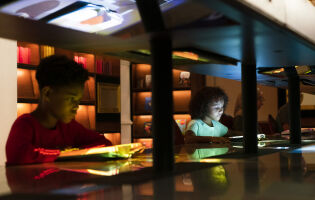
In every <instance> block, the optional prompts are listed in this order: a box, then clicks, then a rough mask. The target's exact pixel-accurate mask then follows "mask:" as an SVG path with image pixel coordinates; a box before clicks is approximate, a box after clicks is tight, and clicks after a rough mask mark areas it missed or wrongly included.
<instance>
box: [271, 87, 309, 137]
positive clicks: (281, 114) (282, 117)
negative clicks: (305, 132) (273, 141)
mask: <svg viewBox="0 0 315 200" xmlns="http://www.w3.org/2000/svg"><path fill="white" fill-rule="evenodd" d="M303 97H304V96H303V94H302V93H300V103H302V102H303ZM289 117H290V113H289V102H287V103H286V104H284V105H283V106H281V107H280V109H279V111H278V114H277V117H276V121H277V131H278V132H279V133H280V132H282V131H285V130H289V129H290V126H289V124H290V122H289Z"/></svg>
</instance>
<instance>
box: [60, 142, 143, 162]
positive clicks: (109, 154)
mask: <svg viewBox="0 0 315 200" xmlns="http://www.w3.org/2000/svg"><path fill="white" fill-rule="evenodd" d="M142 150H144V146H143V145H142V144H141V143H130V144H120V145H114V146H107V147H104V146H97V147H92V148H86V149H75V148H74V149H67V150H64V151H62V152H61V153H60V155H59V157H58V160H68V159H72V158H73V159H76V158H86V157H99V158H129V157H131V156H132V155H133V154H134V153H136V152H139V151H142Z"/></svg>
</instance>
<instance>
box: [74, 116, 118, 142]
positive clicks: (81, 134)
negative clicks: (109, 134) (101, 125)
mask: <svg viewBox="0 0 315 200" xmlns="http://www.w3.org/2000/svg"><path fill="white" fill-rule="evenodd" d="M71 123H72V127H71V129H70V131H75V133H74V134H76V137H75V146H76V147H79V148H89V147H93V146H99V145H105V146H111V145H112V143H111V141H109V140H108V139H107V138H106V137H105V136H104V135H101V134H99V133H98V132H96V131H93V130H91V129H87V128H85V127H84V126H82V125H81V124H80V123H78V122H77V121H73V122H71Z"/></svg>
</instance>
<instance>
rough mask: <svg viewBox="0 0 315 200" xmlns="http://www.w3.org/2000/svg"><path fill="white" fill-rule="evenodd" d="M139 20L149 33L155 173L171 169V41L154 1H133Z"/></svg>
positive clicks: (156, 3) (172, 160)
mask: <svg viewBox="0 0 315 200" xmlns="http://www.w3.org/2000/svg"><path fill="white" fill-rule="evenodd" d="M136 3H137V6H138V9H139V12H140V15H141V19H142V22H143V24H144V27H145V29H146V31H147V32H149V33H151V39H150V45H151V59H152V69H151V70H152V71H151V72H152V132H153V161H154V162H153V164H154V169H155V171H156V172H168V171H172V170H173V168H174V150H173V146H174V144H173V143H174V142H173V98H172V95H173V94H172V89H173V86H172V84H173V82H172V42H171V37H170V36H169V34H168V33H167V32H166V31H165V26H164V22H163V17H162V13H161V10H160V7H159V4H158V1H157V0H149V1H148V0H136Z"/></svg>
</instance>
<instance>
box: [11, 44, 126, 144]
mask: <svg viewBox="0 0 315 200" xmlns="http://www.w3.org/2000/svg"><path fill="white" fill-rule="evenodd" d="M17 51H18V58H17V85H18V89H17V96H18V99H17V115H18V116H20V115H22V114H24V113H30V112H32V111H33V110H35V109H36V107H37V104H38V97H39V89H38V84H37V81H36V78H35V74H36V69H37V65H38V64H39V62H40V59H41V58H44V57H47V56H49V55H53V54H56V55H65V56H67V57H68V58H70V59H73V60H75V61H76V62H78V63H81V64H82V65H83V66H84V67H85V68H86V69H87V70H88V71H89V80H88V81H86V83H85V87H84V94H83V97H82V99H81V102H80V106H79V109H78V111H77V115H76V116H75V119H76V120H77V121H78V122H79V123H81V124H82V125H83V126H85V127H86V128H90V129H93V130H96V131H98V132H100V133H104V134H105V135H106V137H107V138H109V139H110V140H111V141H113V143H114V144H119V143H120V110H119V109H116V110H115V112H111V110H99V109H98V108H99V107H100V104H101V103H102V104H104V105H103V107H104V106H105V107H106V106H108V105H107V104H106V102H108V100H109V99H114V100H115V101H116V102H113V101H114V100H112V104H115V105H116V106H117V107H119V106H120V94H118V92H120V90H117V93H116V94H115V95H116V96H115V97H111V96H110V95H107V94H104V91H105V93H106V92H108V91H107V90H106V88H105V90H104V89H103V88H104V87H101V86H103V85H106V84H107V85H112V86H114V87H115V88H120V60H119V59H115V58H113V57H110V56H104V55H94V54H87V53H80V52H73V51H69V50H66V49H61V48H55V47H51V46H44V45H38V44H33V43H27V42H18V43H17ZM101 89H103V90H101ZM101 92H103V93H101ZM104 98H105V99H106V101H104ZM104 102H105V103H104ZM109 106H112V105H109Z"/></svg>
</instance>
